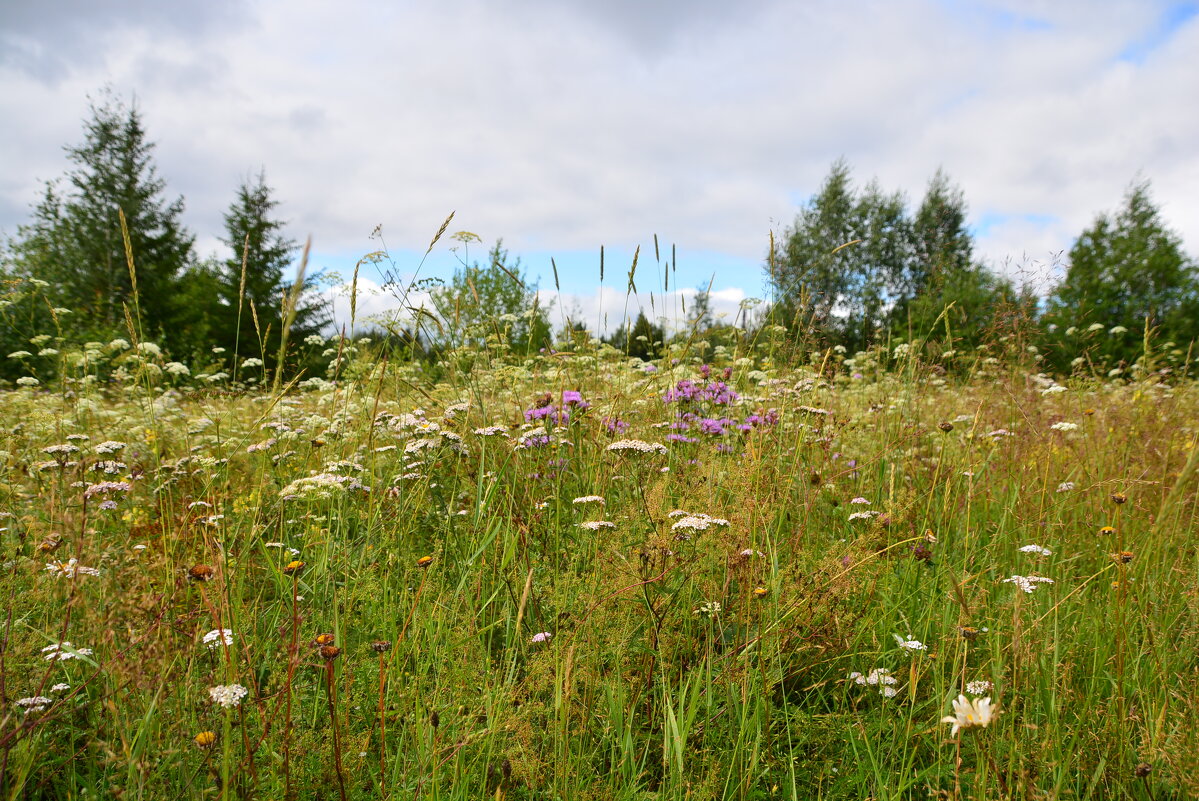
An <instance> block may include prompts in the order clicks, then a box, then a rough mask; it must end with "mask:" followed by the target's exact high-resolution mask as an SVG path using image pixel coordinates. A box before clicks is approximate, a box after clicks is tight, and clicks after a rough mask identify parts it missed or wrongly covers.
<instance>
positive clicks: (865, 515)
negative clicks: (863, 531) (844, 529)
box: [849, 509, 882, 520]
mask: <svg viewBox="0 0 1199 801" xmlns="http://www.w3.org/2000/svg"><path fill="white" fill-rule="evenodd" d="M880 514H882V512H879V511H876V510H874V509H868V510H867V511H865V512H853V513H852V514H850V516H849V519H850V520H869V519H870V518H872V517H878V516H879V515H880Z"/></svg>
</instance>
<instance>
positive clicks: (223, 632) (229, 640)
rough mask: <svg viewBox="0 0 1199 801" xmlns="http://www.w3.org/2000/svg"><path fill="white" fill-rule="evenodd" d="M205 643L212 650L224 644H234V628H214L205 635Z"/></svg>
mask: <svg viewBox="0 0 1199 801" xmlns="http://www.w3.org/2000/svg"><path fill="white" fill-rule="evenodd" d="M204 644H205V645H207V646H208V650H210V651H212V650H215V649H216V648H219V647H220V646H222V645H233V629H213V630H212V631H210V632H208V633H207V634H205V635H204Z"/></svg>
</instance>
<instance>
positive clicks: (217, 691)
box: [208, 684, 250, 709]
mask: <svg viewBox="0 0 1199 801" xmlns="http://www.w3.org/2000/svg"><path fill="white" fill-rule="evenodd" d="M249 694H250V691H249V690H247V689H246V688H245V687H243V686H241V685H240V684H220V685H217V686H216V687H209V688H208V697H209V698H211V699H212V702H213V703H214V704H220V705H221V706H223V707H225V709H232V708H233V707H235V706H238V705H240V704H241V699H243V698H245V697H246V696H247V695H249Z"/></svg>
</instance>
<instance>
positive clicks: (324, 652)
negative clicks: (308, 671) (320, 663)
mask: <svg viewBox="0 0 1199 801" xmlns="http://www.w3.org/2000/svg"><path fill="white" fill-rule="evenodd" d="M339 656H341V649H340V648H338V647H337V646H336V645H322V646H321V659H324V660H325V661H326V662H332V661H333V660H334V659H336V658H337V657H339Z"/></svg>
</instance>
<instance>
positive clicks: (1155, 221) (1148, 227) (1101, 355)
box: [1046, 181, 1199, 366]
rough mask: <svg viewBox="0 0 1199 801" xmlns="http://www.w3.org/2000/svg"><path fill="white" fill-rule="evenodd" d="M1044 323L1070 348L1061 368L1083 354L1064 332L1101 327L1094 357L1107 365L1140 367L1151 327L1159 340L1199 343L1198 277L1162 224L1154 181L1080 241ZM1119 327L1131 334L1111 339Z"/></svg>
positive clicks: (1138, 187) (1132, 191) (1133, 190)
mask: <svg viewBox="0 0 1199 801" xmlns="http://www.w3.org/2000/svg"><path fill="white" fill-rule="evenodd" d="M1046 321H1047V322H1049V323H1052V324H1054V325H1055V326H1056V329H1057V330H1056V335H1057V338H1058V341H1059V343H1061V344H1062V345H1064V346H1065V347H1063V348H1059V349H1058V350H1059V351H1060V352H1061V354H1062V355H1061V356H1060V357H1059V359H1058V360H1059V362H1060V361H1062V360H1064V359H1065V358H1067V356H1070V355H1074V354H1075V353H1076V352H1077V343H1075V342H1073V341H1068V340H1072V337H1067V336H1066V331H1067V330H1069V329H1071V328H1076V329H1078V330H1079V331H1085V329H1086V328H1087V327H1089V326H1090V325H1092V324H1096V323H1098V324H1100V325H1102V326H1104V328H1105V329H1107V330H1108V333H1107V335H1105V336H1103V337H1100V338H1098V339H1097V340H1096V341H1095V342H1094V345H1093V347H1092V348H1091V352H1090V355H1091V357H1092V358H1093V359H1096V360H1100V359H1102V360H1105V361H1107V362H1109V363H1119V362H1125V363H1132V362H1134V361H1136V359H1137V358H1138V357H1139V356H1140V355H1141V354H1142V353H1143V351H1144V342H1143V340H1144V332H1145V327H1146V325H1148V326H1149V328H1150V330H1151V331H1152V332H1153V334H1154V339H1156V340H1158V341H1162V342H1164V341H1173V342H1174V343H1175V344H1176V345H1179V346H1181V347H1183V348H1185V347H1186V346H1187V344H1188V343H1190V342H1192V341H1194V340H1195V338H1196V337H1199V271H1197V268H1196V265H1195V262H1194V261H1193V260H1192V259H1190V258H1189V257H1188V256H1187V254H1186V253H1185V252H1184V251H1183V247H1182V241H1181V239H1180V238H1179V237H1178V235H1177V234H1176V233H1174V232H1173V231H1171V230H1169V229H1168V228H1166V226H1165V224H1164V223H1163V222H1162V220H1161V215H1160V213H1159V211H1158V208H1157V207H1156V206H1155V205H1154V203H1153V200H1152V198H1151V197H1150V192H1149V182H1148V181H1141V182H1139V183H1136V184H1133V185H1132V186H1131V187H1130V188H1129V190H1128V192H1127V194H1126V195H1125V197H1124V205H1123V207H1122V208H1121V209H1120V210H1119V211H1118V212H1116V214H1115V215H1110V214H1100V215H1099V216H1098V217H1096V219H1095V222H1094V223H1092V224H1091V226H1090V227H1089V228H1088V229H1087V230H1085V231H1084V232H1083V233H1082V235H1081V236H1079V238H1078V241H1076V242H1075V243H1074V246H1073V247H1072V248H1071V249H1070V261H1069V266H1068V268H1067V270H1066V275H1065V278H1064V279H1063V280H1062V282H1061V283H1060V284H1059V285H1058V286H1057V288H1056V289H1055V290H1054V292H1053V294H1052V295H1051V296H1050V298H1049V301H1048V309H1047V313H1046ZM1115 326H1123V327H1124V328H1127V329H1128V331H1127V332H1125V333H1124V334H1121V333H1119V332H1118V330H1117V333H1116V334H1111V333H1110V330H1111V329H1112V328H1113V327H1115ZM1059 366H1062V365H1059Z"/></svg>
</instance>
